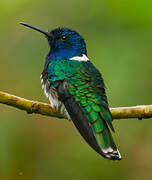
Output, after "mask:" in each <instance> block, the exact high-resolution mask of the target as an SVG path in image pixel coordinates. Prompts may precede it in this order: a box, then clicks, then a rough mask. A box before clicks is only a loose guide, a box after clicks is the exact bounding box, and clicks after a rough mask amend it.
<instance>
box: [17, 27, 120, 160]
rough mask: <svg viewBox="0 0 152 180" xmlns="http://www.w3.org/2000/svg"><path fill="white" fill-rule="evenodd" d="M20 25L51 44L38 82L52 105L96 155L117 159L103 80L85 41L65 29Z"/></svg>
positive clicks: (73, 32)
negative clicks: (89, 55)
mask: <svg viewBox="0 0 152 180" xmlns="http://www.w3.org/2000/svg"><path fill="white" fill-rule="evenodd" d="M20 24H22V25H24V26H27V27H29V28H32V29H34V30H36V31H39V32H41V33H43V34H44V35H45V36H46V38H47V40H48V43H49V45H50V51H49V53H48V55H47V56H46V60H45V65H44V70H43V72H42V75H41V81H42V87H43V89H44V92H45V95H46V96H47V97H48V98H49V100H50V104H51V106H52V107H54V108H56V109H59V110H60V111H61V113H63V114H64V115H65V117H66V118H68V119H71V120H72V121H73V123H74V125H75V126H76V128H77V129H78V131H79V132H80V134H81V135H82V137H83V138H84V139H85V140H86V141H87V143H88V144H89V145H90V146H91V147H92V148H93V149H94V150H95V151H96V152H98V153H99V154H100V155H102V156H103V157H105V158H108V159H110V160H120V159H121V155H120V153H119V151H118V149H117V147H116V145H115V143H114V140H113V138H112V135H111V132H110V129H111V130H112V131H114V128H113V126H112V117H111V113H110V110H109V107H108V101H107V96H106V93H105V87H104V81H103V78H102V76H101V74H100V72H99V71H98V69H97V68H96V67H95V66H94V65H93V64H92V63H91V61H90V60H89V58H88V57H87V50H86V44H85V41H84V38H83V37H82V36H81V35H80V34H79V33H77V32H76V31H74V30H71V29H68V28H57V29H54V30H52V31H44V30H42V29H39V28H37V27H35V26H32V25H29V24H26V23H20Z"/></svg>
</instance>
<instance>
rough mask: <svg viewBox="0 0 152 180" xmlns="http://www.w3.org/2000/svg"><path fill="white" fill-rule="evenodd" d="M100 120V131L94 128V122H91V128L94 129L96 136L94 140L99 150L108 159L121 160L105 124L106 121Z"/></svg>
mask: <svg viewBox="0 0 152 180" xmlns="http://www.w3.org/2000/svg"><path fill="white" fill-rule="evenodd" d="M100 120H101V121H103V122H102V123H103V124H104V128H103V130H102V131H98V130H97V129H96V127H97V126H96V123H97V122H96V123H94V124H92V126H93V129H94V134H95V137H96V140H97V142H98V145H99V146H100V148H101V151H102V152H103V155H104V157H105V158H108V159H110V160H121V155H120V153H119V150H118V149H117V147H116V145H115V143H114V141H113V138H112V135H111V132H110V130H109V128H108V126H107V123H106V122H105V121H104V120H102V119H100ZM100 120H98V121H100Z"/></svg>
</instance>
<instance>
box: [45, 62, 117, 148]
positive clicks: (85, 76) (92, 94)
mask: <svg viewBox="0 0 152 180" xmlns="http://www.w3.org/2000/svg"><path fill="white" fill-rule="evenodd" d="M48 72H49V73H48V74H49V78H50V79H51V81H52V85H53V86H54V87H57V86H58V82H59V81H60V80H64V79H65V80H66V81H67V84H68V88H69V93H70V94H72V95H74V96H75V100H76V101H77V102H78V103H80V105H81V106H82V109H83V111H84V113H85V114H86V116H87V118H88V121H89V122H90V124H91V126H92V128H93V131H94V134H95V136H96V139H97V142H98V144H99V146H100V147H101V148H105V149H106V148H108V147H110V146H112V148H113V149H114V150H116V149H117V148H116V146H115V144H114V142H113V139H112V137H111V134H110V131H109V129H108V127H107V124H106V122H107V123H108V124H109V125H110V127H112V124H111V122H112V117H111V114H110V111H109V108H108V102H107V98H106V94H105V90H104V82H103V79H102V77H101V75H100V73H99V71H98V70H97V69H96V68H95V67H94V66H93V65H92V63H91V62H89V61H88V62H82V61H81V62H80V61H71V60H62V61H61V60H53V61H52V62H50V64H49V67H48ZM112 129H113V128H112Z"/></svg>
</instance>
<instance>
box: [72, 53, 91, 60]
mask: <svg viewBox="0 0 152 180" xmlns="http://www.w3.org/2000/svg"><path fill="white" fill-rule="evenodd" d="M70 60H75V61H89V58H88V57H87V56H86V55H85V54H82V56H74V57H72V58H70Z"/></svg>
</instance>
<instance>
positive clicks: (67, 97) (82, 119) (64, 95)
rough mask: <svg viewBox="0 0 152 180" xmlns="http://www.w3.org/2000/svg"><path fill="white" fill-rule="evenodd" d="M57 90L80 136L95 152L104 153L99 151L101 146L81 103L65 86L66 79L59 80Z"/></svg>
mask: <svg viewBox="0 0 152 180" xmlns="http://www.w3.org/2000/svg"><path fill="white" fill-rule="evenodd" d="M57 91H58V96H59V98H60V100H61V101H62V102H63V103H64V105H65V107H66V110H67V111H68V113H69V115H70V117H71V119H72V121H73V123H74V125H75V126H76V128H77V129H78V131H79V132H80V134H81V136H82V137H83V138H84V139H85V140H86V142H87V143H88V144H89V145H90V146H91V147H92V148H93V149H94V150H95V151H96V152H98V153H99V154H101V155H102V156H104V153H103V152H102V151H101V148H100V147H99V145H98V144H97V141H96V138H95V136H94V132H93V130H92V127H91V126H90V124H89V122H88V119H87V117H86V115H85V114H84V112H83V110H82V107H81V105H80V104H79V103H78V102H76V101H75V97H74V96H73V95H71V94H70V93H69V90H68V88H67V87H66V81H61V82H60V85H59V86H58V89H57Z"/></svg>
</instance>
